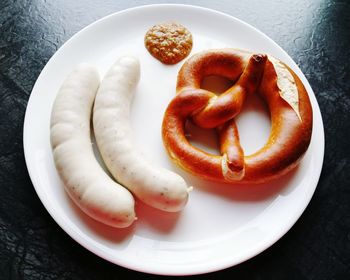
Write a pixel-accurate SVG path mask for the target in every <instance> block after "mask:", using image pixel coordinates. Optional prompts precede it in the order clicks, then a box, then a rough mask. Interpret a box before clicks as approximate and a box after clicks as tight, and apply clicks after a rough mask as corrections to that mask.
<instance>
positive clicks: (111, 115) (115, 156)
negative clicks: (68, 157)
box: [93, 56, 190, 212]
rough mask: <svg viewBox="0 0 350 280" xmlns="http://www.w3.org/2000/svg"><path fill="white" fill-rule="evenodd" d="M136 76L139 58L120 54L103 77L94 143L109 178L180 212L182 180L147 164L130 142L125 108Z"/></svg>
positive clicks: (183, 200) (183, 199) (184, 198)
mask: <svg viewBox="0 0 350 280" xmlns="http://www.w3.org/2000/svg"><path fill="white" fill-rule="evenodd" d="M139 75H140V65H139V61H138V60H137V59H136V58H134V57H129V56H124V57H121V58H120V59H119V60H118V61H117V62H116V63H115V64H114V65H113V66H112V67H111V68H110V70H109V71H108V73H107V74H106V75H105V77H104V78H103V80H102V82H101V84H100V87H99V90H98V92H97V95H96V100H95V105H94V112H93V127H94V132H95V138H96V142H97V146H98V148H99V150H100V153H101V155H102V158H103V160H104V162H105V164H106V166H107V168H108V169H109V171H110V172H111V174H112V175H113V177H114V178H115V179H116V180H117V181H118V182H120V183H121V184H123V185H124V186H125V187H127V188H128V189H129V190H130V191H131V192H132V193H133V194H134V195H135V196H137V197H138V198H139V199H140V200H142V201H143V202H145V203H146V204H148V205H150V206H153V207H155V208H158V209H161V210H164V211H169V212H175V211H180V210H181V209H182V208H183V207H184V206H185V204H186V202H187V199H188V191H189V189H190V188H188V187H187V184H186V182H185V181H184V180H183V178H182V177H180V176H179V175H177V174H175V173H173V172H171V171H169V170H166V169H162V168H158V167H155V166H153V165H151V164H150V163H149V162H147V161H146V159H145V158H144V157H143V156H142V155H141V154H140V153H139V152H138V151H137V148H136V147H135V146H134V144H133V139H132V131H131V127H130V120H129V111H130V103H131V100H132V97H133V94H134V90H135V87H136V85H137V83H138V80H139Z"/></svg>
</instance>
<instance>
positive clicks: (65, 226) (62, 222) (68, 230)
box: [23, 3, 325, 275]
mask: <svg viewBox="0 0 350 280" xmlns="http://www.w3.org/2000/svg"><path fill="white" fill-rule="evenodd" d="M161 7H166V8H171V7H176V8H185V9H196V10H202V11H204V12H209V13H213V14H216V15H218V16H221V17H222V16H223V17H226V18H228V19H229V20H235V21H237V22H239V23H240V24H242V25H244V26H246V27H248V28H250V29H253V30H254V32H257V33H259V34H260V35H262V36H263V37H264V39H265V40H267V41H269V42H270V43H272V44H273V45H274V46H276V47H278V49H279V50H280V51H281V52H283V53H284V54H285V55H286V56H288V57H289V58H290V59H291V60H292V61H293V64H294V66H295V67H296V68H297V69H298V70H299V72H300V73H298V75H299V76H300V74H301V75H302V76H301V78H303V80H304V81H303V82H306V83H307V85H308V86H309V87H310V89H311V91H312V94H311V96H310V99H311V100H312V103H313V104H316V105H317V108H314V107H313V110H314V115H315V114H316V115H317V116H318V117H319V119H320V123H318V125H319V129H320V131H319V133H320V136H321V139H318V141H319V142H320V143H318V144H319V145H320V148H319V149H320V151H322V155H321V156H320V157H321V162H320V163H319V165H320V166H321V168H320V169H318V170H316V171H318V174H316V176H314V177H313V180H311V182H310V184H314V185H315V187H314V188H313V189H312V191H311V193H310V197H309V199H308V200H307V202H306V203H305V205H303V207H299V211H295V212H294V217H293V219H292V222H291V223H290V224H288V226H286V227H285V228H283V229H284V230H281V231H279V232H278V234H275V235H274V236H273V237H274V238H270V239H269V241H270V242H264V243H263V246H258V249H257V247H255V250H252V252H249V253H248V254H246V257H244V258H241V259H240V261H238V262H234V263H233V262H232V260H231V259H228V260H227V259H225V260H224V261H221V262H218V264H216V265H214V266H213V267H212V266H211V267H207V268H204V269H203V268H202V269H198V268H197V266H196V268H197V269H191V268H189V269H183V270H182V271H180V272H177V271H167V272H165V271H164V270H162V269H159V270H155V269H152V268H149V267H148V268H146V267H141V266H135V265H133V263H129V262H128V261H126V262H124V261H123V260H122V259H118V260H117V261H116V260H115V259H113V258H110V257H109V255H106V254H105V255H102V254H101V253H100V252H99V250H98V248H97V247H95V246H94V245H93V244H90V243H89V242H85V240H81V239H79V238H78V237H79V236H78V235H77V234H76V233H75V230H74V228H72V227H71V226H70V225H69V224H67V223H66V222H65V218H64V217H62V216H60V215H59V213H58V212H56V211H55V209H53V208H51V207H50V206H49V205H48V202H47V200H46V199H45V198H44V195H45V193H44V192H42V191H41V190H40V188H38V187H37V186H36V184H38V182H37V179H35V177H34V175H33V174H34V171H33V167H31V164H30V156H29V152H28V149H29V148H28V147H27V145H28V137H29V136H28V134H29V132H28V126H29V125H28V119H29V117H28V115H29V112H30V108H31V106H32V105H31V104H32V103H33V101H32V100H33V98H32V94H33V92H35V90H36V87H37V84H39V81H40V78H41V76H42V74H43V73H44V72H45V70H46V69H47V67H48V65H49V64H50V62H51V61H52V60H53V58H54V57H55V56H56V55H57V54H58V53H60V52H61V51H62V49H64V48H65V47H66V46H67V45H69V43H70V42H71V41H72V40H74V38H75V36H77V35H78V34H81V33H83V32H86V30H88V29H89V28H90V27H92V26H93V25H96V24H98V23H99V22H102V21H105V20H108V19H109V18H111V17H115V16H119V15H120V14H125V13H129V12H134V11H136V10H143V9H154V8H161ZM315 109H316V110H315ZM313 133H314V130H313ZM23 150H24V157H25V162H26V166H27V170H28V174H29V177H30V179H31V182H32V185H33V187H34V189H35V192H36V194H37V195H38V197H39V199H40V201H41V203H42V204H43V205H44V207H45V209H46V211H47V212H48V213H49V214H50V216H51V217H52V218H53V220H54V221H55V222H56V223H57V224H58V226H59V227H60V228H61V229H63V231H65V233H67V234H68V235H69V236H70V237H71V238H72V239H73V240H75V241H76V242H77V243H78V244H80V245H81V246H82V247H84V248H85V249H87V250H89V251H90V252H92V253H94V254H95V255H97V256H99V257H100V258H103V259H105V260H107V261H109V262H111V263H112V264H116V265H119V266H123V267H125V268H128V269H132V270H135V271H140V272H144V273H152V274H158V275H198V274H203V273H209V272H215V271H219V270H222V269H225V268H229V267H232V266H236V265H238V264H240V263H242V262H245V261H247V260H248V259H251V258H253V257H255V256H257V255H259V254H260V253H262V252H263V251H265V250H266V249H267V248H269V247H271V246H272V245H273V244H274V243H276V242H277V241H278V240H279V239H280V238H282V237H283V236H284V235H285V234H286V233H287V232H288V231H289V230H290V229H291V228H292V227H293V226H294V224H295V223H296V222H297V221H298V219H299V218H300V217H301V215H302V214H303V213H304V211H305V209H306V207H307V206H308V205H309V203H310V201H311V199H312V197H313V194H314V192H315V191H316V188H317V185H318V181H319V179H320V175H321V171H322V167H323V161H324V151H325V135H324V125H323V119H322V114H321V111H320V108H319V105H318V102H317V99H316V95H315V93H314V91H313V90H312V88H311V85H310V84H309V82H308V80H307V79H306V77H305V76H304V74H303V73H302V71H301V70H300V68H299V66H298V65H297V64H296V63H295V62H294V60H293V59H292V58H291V57H290V56H289V55H288V53H287V52H286V51H285V50H284V49H283V48H282V47H280V46H279V45H278V44H277V43H276V42H275V41H274V40H272V39H271V38H270V37H269V36H267V35H266V34H265V33H263V32H262V31H260V30H259V29H257V28H256V27H254V26H252V25H250V24H249V23H247V22H245V21H243V20H241V19H239V18H237V17H235V16H233V15H230V14H227V13H224V12H221V11H218V10H214V9H211V8H206V7H202V6H198V5H190V4H175V3H174V4H148V5H140V6H135V7H131V8H127V9H123V10H120V11H117V12H114V13H111V14H109V15H106V16H104V17H102V18H99V19H97V20H95V21H93V22H92V23H90V24H88V25H87V26H85V27H83V28H82V29H80V30H79V31H77V32H75V33H74V34H72V35H71V37H70V38H69V39H68V40H66V42H65V43H64V44H62V45H61V46H60V47H59V49H58V50H57V51H56V52H55V53H54V54H53V55H52V56H51V57H50V59H49V60H48V61H47V62H46V64H45V66H44V67H43V69H42V70H41V72H40V74H39V76H38V77H37V79H36V81H35V83H34V86H33V88H32V91H31V94H30V96H29V99H28V103H27V107H26V111H25V117H24V124H23ZM34 182H35V183H34ZM87 241H88V240H87ZM230 260H231V261H230ZM176 268H178V267H177V266H176Z"/></svg>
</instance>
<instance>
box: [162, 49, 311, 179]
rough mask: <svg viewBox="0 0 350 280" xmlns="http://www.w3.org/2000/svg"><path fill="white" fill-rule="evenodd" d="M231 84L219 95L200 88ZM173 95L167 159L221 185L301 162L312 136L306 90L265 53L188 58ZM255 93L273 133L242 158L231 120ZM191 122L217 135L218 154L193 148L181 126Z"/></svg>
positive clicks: (167, 117) (166, 126)
mask: <svg viewBox="0 0 350 280" xmlns="http://www.w3.org/2000/svg"><path fill="white" fill-rule="evenodd" d="M210 75H216V76H222V77H225V78H227V79H229V80H231V81H234V82H235V83H234V85H233V86H232V87H230V88H229V89H228V90H226V91H225V92H224V93H222V94H221V95H219V96H218V95H216V94H215V93H213V92H210V91H208V90H204V89H201V87H200V86H201V82H202V80H203V78H204V77H206V76H210ZM176 91H177V95H176V96H175V97H174V98H173V100H172V101H171V102H170V104H169V105H168V108H167V109H166V112H165V114H164V119H163V125H162V136H163V142H164V145H165V147H166V149H167V151H168V153H169V155H170V157H171V158H172V159H173V160H174V161H175V162H176V163H177V164H178V165H179V166H181V167H182V168H184V169H185V170H187V171H189V172H190V173H193V174H195V175H198V176H200V177H202V178H205V179H209V180H213V181H219V182H226V183H227V182H236V183H262V182H266V181H269V180H271V179H274V178H278V177H280V176H282V175H284V174H285V173H287V172H288V171H290V170H291V169H293V168H294V167H295V166H297V164H298V163H299V161H300V159H301V158H302V156H303V155H304V154H305V152H306V150H307V148H308V146H309V143H310V140H311V134H312V107H311V103H310V100H309V97H308V94H307V92H306V90H305V87H304V85H303V84H302V82H301V80H300V79H299V78H298V76H297V75H296V74H295V73H294V72H293V71H292V70H291V69H290V68H289V67H288V66H287V65H285V64H284V63H282V62H281V61H279V60H277V59H274V58H273V57H270V56H267V55H263V54H253V53H250V52H247V51H242V50H234V49H221V50H210V51H206V52H202V53H199V54H196V55H194V56H192V57H191V58H190V59H189V60H187V61H186V63H185V64H184V65H183V66H182V68H181V69H180V71H179V74H178V79H177V88H176ZM255 93H258V94H260V96H261V97H262V98H263V99H264V100H265V102H266V103H267V105H268V108H269V110H270V116H271V132H270V137H269V139H268V140H267V142H266V143H265V145H264V146H263V147H262V148H261V149H260V150H258V151H257V152H255V153H254V154H252V155H248V156H245V155H244V152H243V149H242V147H241V145H240V141H239V134H238V129H237V126H236V124H235V120H234V117H235V116H236V115H237V114H239V112H240V111H241V109H242V106H243V103H244V100H245V98H246V97H248V96H249V95H252V94H255ZM189 120H191V121H193V122H194V123H195V124H196V125H198V126H200V127H203V128H215V129H216V130H217V132H218V136H219V143H220V153H221V155H220V156H218V155H212V154H209V153H207V152H204V151H202V150H200V149H198V148H196V147H194V146H192V145H191V144H190V143H189V141H188V140H187V138H186V136H185V124H186V122H187V121H189Z"/></svg>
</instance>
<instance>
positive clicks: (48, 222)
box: [0, 0, 350, 279]
mask: <svg viewBox="0 0 350 280" xmlns="http://www.w3.org/2000/svg"><path fill="white" fill-rule="evenodd" d="M161 2H163V1H158V2H157V3H161ZM171 2H172V3H185V4H193V5H199V6H204V7H209V8H213V9H216V10H219V11H223V12H226V13H228V14H230V15H233V16H236V17H238V18H240V19H242V20H244V21H246V22H248V23H250V24H252V25H253V26H255V27H257V28H258V29H260V30H261V31H262V32H264V33H266V34H267V35H268V36H270V37H271V38H272V39H273V40H275V41H276V42H277V43H278V44H279V45H280V46H281V47H282V48H284V49H285V50H286V51H287V52H288V53H289V55H290V56H291V57H292V58H293V59H294V60H295V61H296V63H297V64H298V65H299V67H300V68H301V70H302V71H303V72H304V74H305V76H306V77H307V79H308V80H309V82H310V84H311V86H312V88H313V90H314V92H315V94H316V97H317V100H318V103H319V106H320V108H321V112H322V116H323V122H324V127H325V137H326V150H325V158H324V165H323V170H322V174H321V178H320V181H319V183H318V186H317V189H316V192H315V194H314V196H313V198H312V200H311V203H310V204H309V206H308V207H307V209H306V211H305V212H304V213H303V215H302V216H301V218H300V219H299V220H298V222H297V223H296V224H295V225H294V226H293V227H292V229H291V230H290V231H289V232H288V233H287V234H286V235H285V236H284V237H283V238H282V239H280V240H279V241H278V242H277V243H275V244H274V245H273V246H272V247H270V248H269V249H267V250H266V251H264V252H263V253H261V254H260V255H258V256H256V257H254V258H253V259H251V260H249V261H247V262H245V263H243V264H241V265H238V266H236V267H232V268H228V269H226V270H223V271H220V272H216V273H211V274H209V275H208V276H207V277H209V278H213V279H214V278H215V279H219V278H221V277H223V276H230V277H232V279H350V184H349V182H350V160H349V158H350V148H349V147H350V145H349V139H350V114H349V110H350V59H349V57H350V2H349V1H346V0H344V1H340V0H339V1H335V0H314V1H311V0H305V1H304V0H298V1H289V0H284V1H259V0H255V1H254V0H250V1H228V0H226V1H220V2H216V1H212V2H210V1H182V2H180V1H171ZM150 3H155V2H151V1H139V0H134V1H115V0H106V1H102V0H98V1H96V0H95V1H94V0H88V1H82V0H80V1H68V0H47V1H44V0H18V1H15V0H2V1H0V34H1V36H0V185H1V187H0V279H120V278H121V277H122V276H123V275H124V276H129V277H137V278H141V279H145V278H153V277H154V278H158V277H159V276H150V275H147V274H143V273H139V272H134V271H130V270H127V269H125V268H122V267H119V266H117V265H113V264H111V263H109V262H107V261H105V260H103V259H101V258H98V257H97V256H95V255H94V254H92V253H90V252H89V251H87V250H86V249H84V248H83V247H81V246H80V245H78V244H77V243H76V242H75V241H73V240H72V239H71V238H70V237H69V236H68V235H67V234H66V233H65V232H64V231H63V230H62V229H61V228H60V227H59V226H58V225H57V224H56V223H55V222H54V220H53V219H52V218H51V217H50V216H49V214H48V213H47V211H46V210H45V208H44V206H43V205H42V203H41V202H40V200H39V198H38V196H37V195H36V193H35V191H34V188H33V186H32V183H31V181H30V178H29V176H28V173H27V169H26V164H25V161H24V155H23V147H22V146H23V144H22V129H23V120H24V114H25V110H26V105H27V101H28V99H29V96H30V93H31V90H32V87H33V85H34V83H35V81H36V79H37V77H38V75H39V73H40V71H41V70H42V69H43V67H44V65H45V64H46V62H47V61H48V60H49V58H50V57H51V56H52V55H53V54H54V53H55V51H56V50H57V49H58V48H59V47H60V46H61V45H62V44H63V43H64V42H65V41H66V40H67V39H69V38H70V37H71V36H72V35H73V34H75V33H76V32H77V31H79V30H80V29H81V28H82V27H84V26H86V25H87V24H89V23H92V22H93V21H95V20H97V19H99V18H101V17H103V16H105V15H108V14H110V13H113V12H116V11H119V10H122V9H125V8H129V7H134V6H138V5H143V4H150ZM196 277H198V276H196ZM233 277H235V278H233Z"/></svg>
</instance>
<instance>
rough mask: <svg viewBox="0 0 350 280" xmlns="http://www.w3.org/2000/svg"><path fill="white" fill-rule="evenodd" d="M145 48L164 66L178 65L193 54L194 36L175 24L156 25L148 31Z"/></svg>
mask: <svg viewBox="0 0 350 280" xmlns="http://www.w3.org/2000/svg"><path fill="white" fill-rule="evenodd" d="M145 46H146V48H147V50H148V51H149V52H150V53H151V55H153V56H154V57H155V58H156V59H158V60H160V61H161V62H163V63H164V64H176V63H178V62H180V61H181V60H183V59H184V58H185V57H186V56H188V55H189V53H190V52H191V49H192V34H191V32H190V31H188V29H187V28H186V27H184V26H182V25H181V24H178V23H175V22H166V23H162V24H156V25H154V26H153V27H151V28H150V29H149V30H148V31H147V33H146V35H145Z"/></svg>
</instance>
